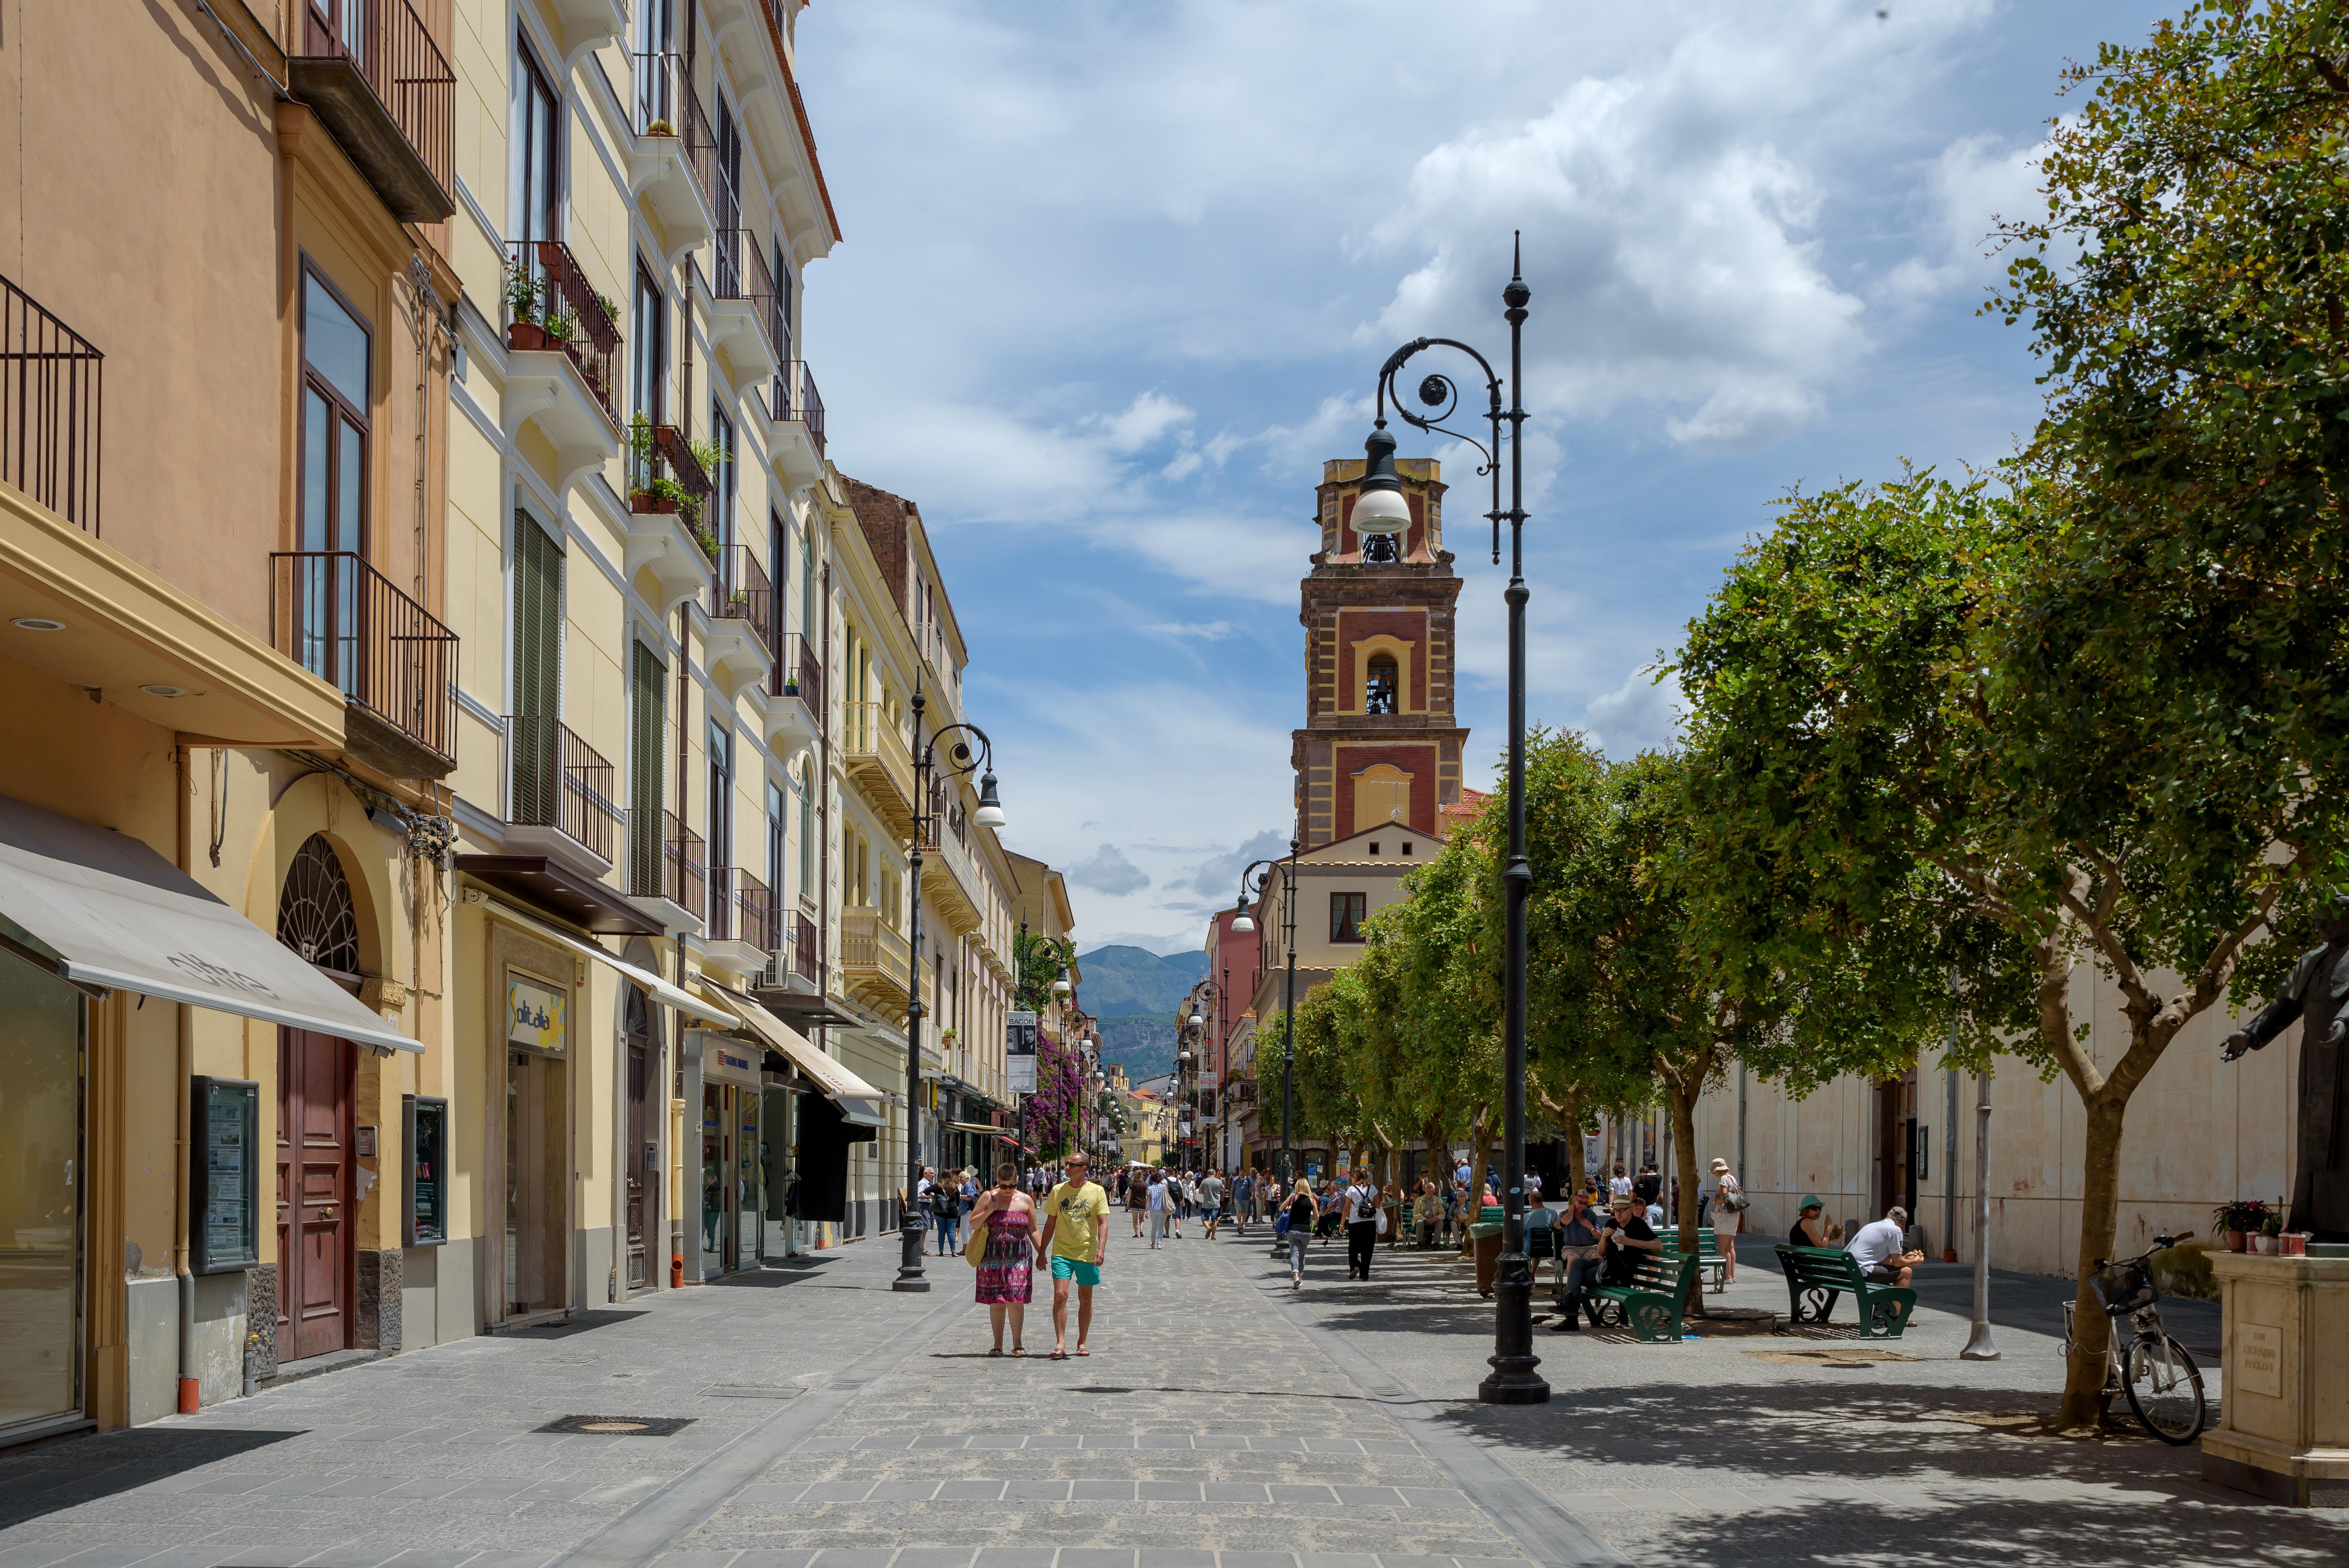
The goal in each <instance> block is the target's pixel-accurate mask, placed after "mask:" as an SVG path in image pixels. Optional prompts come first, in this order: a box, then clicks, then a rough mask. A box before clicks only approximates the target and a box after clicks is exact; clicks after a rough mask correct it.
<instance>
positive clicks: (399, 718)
mask: <svg viewBox="0 0 2349 1568" xmlns="http://www.w3.org/2000/svg"><path fill="white" fill-rule="evenodd" d="M269 626H270V639H271V642H272V643H273V645H274V646H275V647H276V649H277V651H278V652H279V653H281V654H284V655H285V656H286V657H287V658H289V659H292V660H293V661H294V662H295V664H298V665H301V666H302V667H303V668H304V669H305V670H308V671H309V672H310V673H311V674H312V675H315V676H319V677H321V678H322V679H325V680H326V681H329V682H331V683H333V684H334V685H335V686H337V687H339V688H340V689H341V691H342V693H343V696H344V700H345V705H346V707H347V709H348V714H347V727H346V732H345V740H344V749H345V750H346V751H347V753H348V754H349V755H350V756H351V757H353V758H357V760H359V761H361V762H364V763H366V764H367V766H368V767H370V768H373V769H378V770H379V771H380V772H382V773H384V774H385V775H386V776H387V777H389V778H393V779H445V778H447V777H448V776H449V773H450V770H451V769H454V768H455V767H456V766H457V739H456V726H457V704H456V698H455V697H454V696H451V695H450V693H451V691H452V690H453V688H454V687H455V686H456V684H457V634H456V633H454V632H452V631H450V629H449V628H448V627H446V626H444V625H442V624H440V622H438V621H436V620H434V619H433V618H432V617H431V616H430V615H429V614H426V613H425V610H424V606H422V605H421V604H419V603H417V602H416V601H415V600H413V599H410V598H409V596H408V595H407V594H405V593H401V592H400V591H399V590H398V589H397V588H395V587H393V586H392V584H391V583H390V580H389V579H388V578H386V577H385V576H384V575H383V574H382V573H378V571H376V569H375V568H374V567H372V566H369V565H368V564H367V562H365V561H363V560H361V559H360V558H359V557H358V556H357V555H355V554H352V553H350V552H347V551H320V550H303V551H278V552H273V553H272V554H271V555H270V557H269Z"/></svg>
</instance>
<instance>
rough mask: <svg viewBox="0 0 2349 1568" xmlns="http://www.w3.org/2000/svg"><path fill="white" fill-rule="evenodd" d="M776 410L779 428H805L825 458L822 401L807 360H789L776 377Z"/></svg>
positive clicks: (817, 453)
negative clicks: (794, 425) (790, 424)
mask: <svg viewBox="0 0 2349 1568" xmlns="http://www.w3.org/2000/svg"><path fill="white" fill-rule="evenodd" d="M774 409H775V422H776V423H777V424H779V425H780V424H787V423H792V422H797V423H799V424H802V425H805V426H806V427H807V433H808V439H809V440H810V441H812V442H813V443H814V445H815V455H816V456H817V457H819V458H820V457H822V456H823V397H822V396H820V395H819V394H818V393H817V391H816V389H815V372H813V371H812V370H810V369H809V368H808V367H807V361H806V360H804V359H792V360H786V361H785V362H784V364H783V367H782V368H781V370H779V371H777V372H776V373H775V388H774Z"/></svg>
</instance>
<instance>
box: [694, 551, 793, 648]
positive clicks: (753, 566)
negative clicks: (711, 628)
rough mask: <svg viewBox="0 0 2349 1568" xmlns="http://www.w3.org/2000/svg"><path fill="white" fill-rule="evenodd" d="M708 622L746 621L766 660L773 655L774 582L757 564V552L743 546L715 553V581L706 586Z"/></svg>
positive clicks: (775, 609)
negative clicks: (716, 564) (763, 649)
mask: <svg viewBox="0 0 2349 1568" xmlns="http://www.w3.org/2000/svg"><path fill="white" fill-rule="evenodd" d="M779 608H781V606H780V605H779V604H778V603H776V600H775V587H774V583H772V582H771V581H770V580H769V578H768V576H767V569H766V568H765V567H764V566H761V565H760V564H759V554H758V552H756V551H754V550H752V549H751V548H750V546H749V545H747V544H730V545H727V546H725V547H724V548H723V549H721V550H719V552H718V580H717V581H716V582H714V583H711V584H710V585H709V615H710V619H712V620H726V621H748V622H750V627H751V630H753V631H755V632H756V633H758V634H759V642H760V644H761V646H763V647H764V648H765V649H766V650H767V654H768V656H769V657H772V656H773V655H774V652H775V612H776V611H777V610H778V609H779Z"/></svg>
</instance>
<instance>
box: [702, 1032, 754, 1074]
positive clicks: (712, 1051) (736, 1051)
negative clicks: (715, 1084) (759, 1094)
mask: <svg viewBox="0 0 2349 1568" xmlns="http://www.w3.org/2000/svg"><path fill="white" fill-rule="evenodd" d="M701 1076H702V1077H703V1078H725V1079H728V1080H730V1081H731V1082H734V1083H739V1084H748V1085H750V1086H753V1087H756V1085H757V1084H758V1082H759V1052H758V1047H754V1046H745V1045H743V1044H741V1043H740V1041H737V1040H730V1039H727V1038H726V1037H723V1036H721V1035H708V1036H704V1037H703V1043H702V1047H701Z"/></svg>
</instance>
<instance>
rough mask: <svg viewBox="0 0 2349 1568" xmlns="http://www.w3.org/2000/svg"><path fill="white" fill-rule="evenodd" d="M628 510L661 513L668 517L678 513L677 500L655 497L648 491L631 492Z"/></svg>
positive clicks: (674, 498)
mask: <svg viewBox="0 0 2349 1568" xmlns="http://www.w3.org/2000/svg"><path fill="white" fill-rule="evenodd" d="M628 510H629V511H636V512H659V513H661V514H662V515H664V516H667V515H668V514H670V513H673V512H675V511H677V498H676V497H675V496H663V495H654V494H652V493H651V492H649V491H647V490H630V491H629V492H628Z"/></svg>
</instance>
